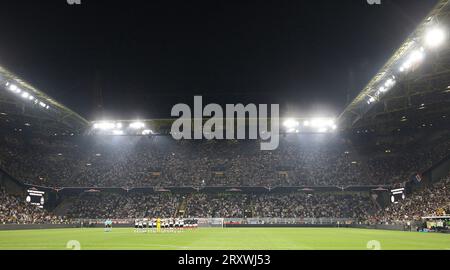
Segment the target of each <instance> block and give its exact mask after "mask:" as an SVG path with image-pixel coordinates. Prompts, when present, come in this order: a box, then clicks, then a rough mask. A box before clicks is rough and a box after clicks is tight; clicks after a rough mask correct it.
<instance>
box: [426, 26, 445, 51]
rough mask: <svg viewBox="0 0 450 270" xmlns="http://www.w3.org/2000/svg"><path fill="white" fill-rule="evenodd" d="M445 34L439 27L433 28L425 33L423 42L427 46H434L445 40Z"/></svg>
mask: <svg viewBox="0 0 450 270" xmlns="http://www.w3.org/2000/svg"><path fill="white" fill-rule="evenodd" d="M445 38H446V35H445V32H444V30H442V29H440V28H433V29H431V30H429V31H428V32H427V33H426V35H425V44H426V45H427V47H429V48H436V47H439V46H440V45H442V44H443V43H444V41H445Z"/></svg>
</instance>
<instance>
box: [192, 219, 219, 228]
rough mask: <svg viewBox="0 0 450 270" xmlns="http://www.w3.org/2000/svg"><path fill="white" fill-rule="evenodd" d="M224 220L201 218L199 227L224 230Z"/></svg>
mask: <svg viewBox="0 0 450 270" xmlns="http://www.w3.org/2000/svg"><path fill="white" fill-rule="evenodd" d="M223 224H224V219H223V218H199V219H198V227H199V228H223V227H224V225H223Z"/></svg>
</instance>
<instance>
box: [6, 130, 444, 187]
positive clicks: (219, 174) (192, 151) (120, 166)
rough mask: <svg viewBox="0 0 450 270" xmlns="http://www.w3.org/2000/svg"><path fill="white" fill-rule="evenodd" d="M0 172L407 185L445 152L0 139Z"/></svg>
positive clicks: (75, 182) (39, 181)
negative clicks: (375, 152) (367, 152)
mask: <svg viewBox="0 0 450 270" xmlns="http://www.w3.org/2000/svg"><path fill="white" fill-rule="evenodd" d="M0 139H1V140H2V141H1V144H0V148H1V149H0V150H1V151H0V168H2V169H3V170H5V171H6V172H7V173H9V174H11V175H12V176H13V177H15V178H16V179H18V180H20V181H23V182H26V183H30V184H35V185H42V186H50V187H67V186H70V187H129V188H131V187H155V186H156V187H158V186H195V187H200V186H266V187H275V186H348V185H380V184H393V183H400V182H405V181H407V180H408V178H409V177H410V176H411V174H412V173H415V172H419V171H421V170H423V169H425V168H427V166H430V165H431V164H432V163H433V162H435V161H437V160H439V159H440V158H442V157H443V156H445V155H447V154H449V153H450V141H448V140H447V141H445V142H442V143H440V144H437V145H436V146H435V147H434V148H433V147H430V148H415V147H409V148H405V149H390V150H389V151H386V152H384V151H383V152H382V153H379V154H373V153H372V154H371V155H363V154H361V153H360V152H359V151H358V149H357V148H356V147H355V146H353V145H352V143H350V142H348V141H347V140H344V139H342V138H340V137H339V136H330V135H303V136H302V135H297V134H294V135H287V136H284V137H282V138H281V141H280V146H279V148H278V149H276V150H274V151H261V150H260V144H259V143H260V142H259V141H257V140H256V141H249V140H248V141H229V140H211V141H206V140H203V141H191V140H190V141H186V140H182V141H175V140H173V139H172V138H171V137H167V136H159V137H108V136H105V137H101V136H74V137H64V138H28V139H25V138H23V137H21V138H19V137H11V136H7V135H4V136H3V137H2V138H0Z"/></svg>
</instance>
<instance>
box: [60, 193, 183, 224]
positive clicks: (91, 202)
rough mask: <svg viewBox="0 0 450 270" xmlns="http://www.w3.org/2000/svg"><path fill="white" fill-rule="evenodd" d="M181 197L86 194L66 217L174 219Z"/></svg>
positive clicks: (77, 199) (75, 201)
mask: <svg viewBox="0 0 450 270" xmlns="http://www.w3.org/2000/svg"><path fill="white" fill-rule="evenodd" d="M180 198H181V197H180V196H178V195H166V194H161V195H150V194H128V195H122V194H114V193H110V194H86V195H82V196H80V197H77V198H76V199H75V200H74V202H73V204H72V205H71V206H70V208H69V211H68V214H67V216H68V217H69V218H71V219H89V218H91V219H106V218H111V219H134V218H144V217H174V216H176V215H177V213H176V212H177V210H178V207H179V204H180V202H181V199H180Z"/></svg>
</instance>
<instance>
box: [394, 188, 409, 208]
mask: <svg viewBox="0 0 450 270" xmlns="http://www.w3.org/2000/svg"><path fill="white" fill-rule="evenodd" d="M404 199H406V195H405V188H397V189H392V190H391V203H395V204H397V203H399V202H400V201H402V200H404Z"/></svg>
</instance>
